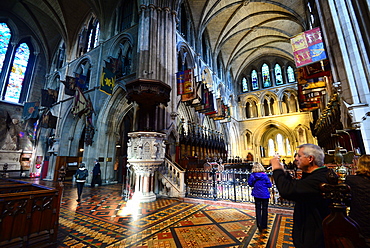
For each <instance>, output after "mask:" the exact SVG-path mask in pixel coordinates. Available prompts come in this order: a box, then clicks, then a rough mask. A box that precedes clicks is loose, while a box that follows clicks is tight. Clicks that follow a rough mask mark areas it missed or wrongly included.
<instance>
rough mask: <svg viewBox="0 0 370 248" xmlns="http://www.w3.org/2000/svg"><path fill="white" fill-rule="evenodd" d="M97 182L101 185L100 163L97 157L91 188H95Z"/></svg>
mask: <svg viewBox="0 0 370 248" xmlns="http://www.w3.org/2000/svg"><path fill="white" fill-rule="evenodd" d="M95 184H99V186H101V170H100V163H99V161H98V160H97V159H95V165H94V168H93V171H92V180H91V188H94V187H95Z"/></svg>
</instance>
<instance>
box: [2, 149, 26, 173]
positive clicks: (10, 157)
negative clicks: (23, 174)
mask: <svg viewBox="0 0 370 248" xmlns="http://www.w3.org/2000/svg"><path fill="white" fill-rule="evenodd" d="M21 154H22V150H19V151H13V150H0V171H2V170H4V168H3V167H4V164H5V163H6V164H8V168H7V170H8V171H11V170H20V169H21V164H20V157H21Z"/></svg>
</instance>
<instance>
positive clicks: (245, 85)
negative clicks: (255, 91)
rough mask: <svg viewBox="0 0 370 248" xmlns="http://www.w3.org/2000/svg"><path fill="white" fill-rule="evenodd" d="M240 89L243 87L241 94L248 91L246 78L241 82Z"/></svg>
mask: <svg viewBox="0 0 370 248" xmlns="http://www.w3.org/2000/svg"><path fill="white" fill-rule="evenodd" d="M242 87H243V92H247V91H248V81H247V79H246V78H243V80H242Z"/></svg>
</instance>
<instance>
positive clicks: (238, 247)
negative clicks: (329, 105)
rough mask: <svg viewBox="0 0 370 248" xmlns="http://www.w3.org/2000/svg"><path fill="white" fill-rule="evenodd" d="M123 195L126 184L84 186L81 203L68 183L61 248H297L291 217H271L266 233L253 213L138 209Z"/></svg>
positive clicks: (172, 202)
mask: <svg viewBox="0 0 370 248" xmlns="http://www.w3.org/2000/svg"><path fill="white" fill-rule="evenodd" d="M39 183H40V184H44V185H46V184H48V182H39ZM47 186H50V185H47ZM121 194H122V185H121V184H116V185H108V186H100V187H95V188H88V187H85V188H84V191H83V195H82V201H81V202H80V203H77V202H76V195H77V190H76V186H75V185H74V184H72V183H71V182H66V183H65V188H64V192H63V199H62V205H61V211H60V218H59V230H58V247H61V248H62V247H76V248H77V247H91V248H95V247H131V248H170V247H173V248H185V247H191V248H197V247H199V248H200V247H227V248H234V247H235V248H243V247H279V248H280V247H281V248H293V247H294V246H293V243H292V239H291V230H292V222H293V220H292V216H290V215H289V216H288V215H282V214H274V213H269V218H268V228H267V230H266V231H264V232H262V233H261V232H259V231H258V230H257V228H256V225H255V213H254V210H253V208H252V210H251V209H244V208H235V207H230V206H229V204H227V205H225V206H220V205H212V204H199V203H189V202H183V201H179V200H177V199H167V198H165V199H162V198H159V199H157V201H155V202H151V203H139V204H135V203H133V202H131V201H128V202H126V201H124V200H123V199H124V197H122V195H121Z"/></svg>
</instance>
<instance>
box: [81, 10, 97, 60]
mask: <svg viewBox="0 0 370 248" xmlns="http://www.w3.org/2000/svg"><path fill="white" fill-rule="evenodd" d="M99 35H100V24H99V21H98V19H96V18H95V17H91V19H90V21H89V23H88V25H87V27H83V28H82V29H81V33H80V39H79V48H78V56H81V55H83V54H84V53H87V52H89V51H90V50H91V49H93V48H95V47H96V46H98V45H99Z"/></svg>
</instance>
